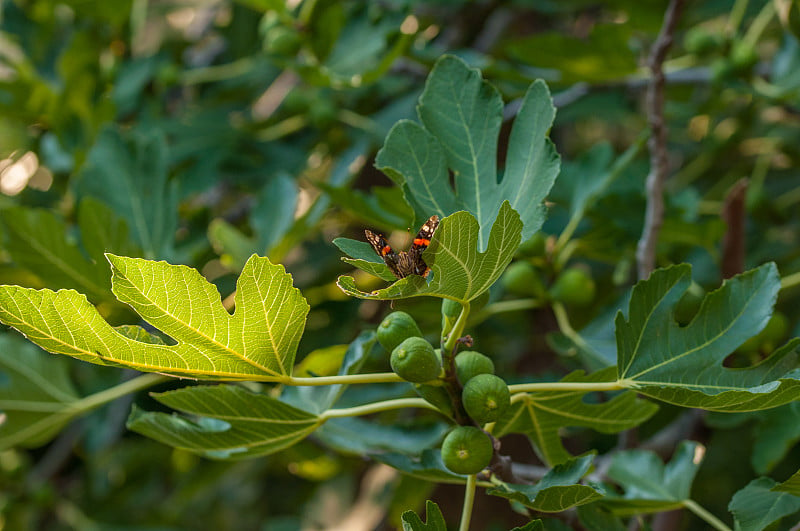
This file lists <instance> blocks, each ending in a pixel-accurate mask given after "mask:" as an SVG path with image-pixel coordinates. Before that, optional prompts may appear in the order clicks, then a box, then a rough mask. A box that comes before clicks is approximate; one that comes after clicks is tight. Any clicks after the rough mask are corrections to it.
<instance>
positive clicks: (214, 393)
mask: <svg viewBox="0 0 800 531" xmlns="http://www.w3.org/2000/svg"><path fill="white" fill-rule="evenodd" d="M154 397H155V398H156V400H158V401H159V402H161V403H162V404H165V405H167V406H169V407H171V408H174V409H177V410H179V411H182V412H184V413H187V414H190V415H196V416H198V417H200V418H198V419H194V420H191V419H188V418H185V417H180V416H177V415H168V414H166V413H148V412H143V411H141V410H139V409H134V410H133V411H132V412H131V416H130V419H129V420H128V427H129V428H130V429H132V430H133V431H136V432H139V433H141V434H142V435H146V436H148V437H152V438H153V439H156V440H157V441H160V442H162V443H164V444H168V445H170V446H174V447H176V448H183V449H186V450H190V451H192V452H197V453H201V454H203V455H206V456H207V457H213V458H217V459H243V458H248V457H256V456H260V455H267V454H271V453H275V452H277V451H278V450H282V449H284V448H287V447H288V446H291V445H292V444H295V443H296V442H299V441H300V440H302V439H304V438H305V437H306V436H307V435H308V434H310V433H311V432H313V431H314V430H315V429H317V427H318V426H319V425H320V424H321V423H322V421H321V420H320V419H319V417H317V416H316V415H314V414H311V413H308V412H307V411H303V410H302V409H298V408H296V407H294V406H290V405H289V404H286V403H285V402H281V401H280V400H278V399H276V398H272V397H271V396H268V395H265V394H259V393H253V392H251V391H248V390H246V389H243V388H241V387H239V386H236V385H217V386H205V385H204V386H196V387H184V388H183V389H178V390H177V391H168V392H166V393H158V394H155V395H154Z"/></svg>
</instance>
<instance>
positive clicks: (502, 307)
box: [472, 298, 544, 325]
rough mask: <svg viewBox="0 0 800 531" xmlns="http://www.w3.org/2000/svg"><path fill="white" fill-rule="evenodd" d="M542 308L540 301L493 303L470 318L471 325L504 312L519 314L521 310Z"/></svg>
mask: <svg viewBox="0 0 800 531" xmlns="http://www.w3.org/2000/svg"><path fill="white" fill-rule="evenodd" d="M542 306H544V302H543V301H542V300H541V299H533V298H531V299H516V300H511V301H500V302H493V303H491V304H488V305H486V306H485V307H484V308H483V309H481V310H479V311H478V312H477V313H476V314H475V315H474V316H473V317H472V324H473V325H474V324H477V323H482V322H483V321H485V320H486V319H488V318H489V317H491V316H492V315H495V314H498V313H505V312H519V311H522V310H535V309H536V308H541V307H542Z"/></svg>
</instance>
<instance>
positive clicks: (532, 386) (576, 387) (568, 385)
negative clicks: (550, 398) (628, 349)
mask: <svg viewBox="0 0 800 531" xmlns="http://www.w3.org/2000/svg"><path fill="white" fill-rule="evenodd" d="M627 388H628V386H627V385H626V382H625V380H615V381H613V382H537V383H524V384H513V385H509V386H508V391H509V392H510V393H511V394H512V395H513V394H515V393H536V392H542V391H584V392H587V393H591V392H592V391H619V390H622V389H627ZM511 398H512V400H513V399H514V397H511Z"/></svg>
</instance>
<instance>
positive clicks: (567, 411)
mask: <svg viewBox="0 0 800 531" xmlns="http://www.w3.org/2000/svg"><path fill="white" fill-rule="evenodd" d="M612 374H613V369H611V368H609V369H606V370H603V371H600V372H597V373H594V374H592V375H588V376H587V375H585V374H584V373H583V371H576V372H573V373H571V374H569V375H567V376H566V377H564V379H563V380H561V381H562V382H603V381H607V380H608V379H609V378H610V377H611V376H612ZM585 396H586V392H585V391H544V392H536V393H528V394H527V395H525V396H524V398H523V399H522V400H520V399H517V398H515V401H514V402H513V403H512V404H511V407H510V408H509V410H508V411H507V412H506V414H505V415H503V417H502V418H501V419H500V420H499V421H497V423H496V425H495V430H494V433H495V435H496V436H498V437H502V436H503V435H505V434H507V433H523V434H525V435H526V436H528V438H530V440H531V443H532V444H533V445H534V448H535V449H536V451H537V452H538V453H539V455H540V456H541V458H542V459H543V460H544V461H545V462H546V463H548V464H551V465H555V464H558V463H562V462H564V461H566V460H567V459H569V458H570V455H569V453H568V452H567V451H566V450H565V449H564V446H563V445H562V444H561V434H560V433H559V432H560V431H562V429H563V428H564V427H567V426H584V427H587V428H592V429H594V430H597V431H600V432H602V433H617V432H620V431H622V430H626V429H629V428H632V427H634V426H638V425H639V424H641V423H642V422H644V421H645V420H647V419H648V418H650V416H652V415H653V413H655V411H656V410H657V409H658V406H656V405H655V404H653V403H651V402H647V401H645V400H639V399H637V398H636V394H635V393H633V392H625V393H621V394H619V395H617V396H615V397H614V398H612V399H611V400H609V401H608V402H604V403H597V404H592V403H587V402H585V401H584V397H585Z"/></svg>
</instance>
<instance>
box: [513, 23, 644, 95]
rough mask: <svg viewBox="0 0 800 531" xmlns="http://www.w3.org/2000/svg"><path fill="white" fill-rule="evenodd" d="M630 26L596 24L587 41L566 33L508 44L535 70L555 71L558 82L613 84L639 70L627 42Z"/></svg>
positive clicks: (551, 34) (529, 38) (514, 52)
mask: <svg viewBox="0 0 800 531" xmlns="http://www.w3.org/2000/svg"><path fill="white" fill-rule="evenodd" d="M630 39H631V34H630V26H628V25H623V24H598V25H594V26H593V29H592V33H591V34H590V35H589V36H588V38H578V37H573V36H571V35H566V34H564V33H557V32H546V33H536V34H535V35H532V36H530V37H525V38H523V39H519V40H517V41H513V42H511V43H509V44H508V51H509V53H510V54H511V55H512V56H513V57H514V58H515V59H517V60H519V61H522V62H523V63H526V64H529V65H531V66H534V67H539V68H548V69H555V70H557V71H559V72H560V76H559V81H561V82H564V83H573V82H576V81H610V80H615V79H619V78H622V77H624V76H627V75H629V74H632V73H634V72H635V71H636V67H637V64H636V57H635V56H634V55H633V53H631V51H630V48H629V46H628V43H629V41H630Z"/></svg>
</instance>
